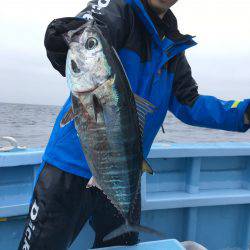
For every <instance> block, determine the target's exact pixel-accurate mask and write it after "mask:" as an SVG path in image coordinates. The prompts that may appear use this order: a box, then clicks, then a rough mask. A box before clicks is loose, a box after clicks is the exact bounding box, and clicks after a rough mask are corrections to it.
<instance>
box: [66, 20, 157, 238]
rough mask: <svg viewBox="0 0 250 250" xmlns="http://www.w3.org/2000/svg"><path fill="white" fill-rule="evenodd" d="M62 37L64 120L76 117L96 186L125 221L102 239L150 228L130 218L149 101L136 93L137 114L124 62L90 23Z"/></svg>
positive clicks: (77, 128)
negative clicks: (66, 95) (66, 94)
mask: <svg viewBox="0 0 250 250" xmlns="http://www.w3.org/2000/svg"><path fill="white" fill-rule="evenodd" d="M66 39H67V40H68V41H69V47H70V49H69V52H68V56H67V62H66V76H67V81H68V85H69V87H70V90H71V93H72V95H71V96H72V108H71V110H70V111H69V112H68V114H67V115H66V116H65V118H64V120H62V124H63V125H65V124H66V123H67V122H68V121H69V120H70V119H74V123H75V128H76V130H77V133H78V136H79V140H80V143H81V146H82V149H83V152H84V155H85V157H86V160H87V162H88V165H89V167H90V170H91V172H92V175H93V178H94V179H95V182H96V186H98V187H99V188H100V189H101V190H102V191H103V192H104V194H105V195H106V196H107V197H108V199H109V200H110V201H111V202H112V204H113V205H114V206H115V207H116V208H117V209H118V211H119V212H120V213H121V214H122V216H123V217H124V219H125V225H124V226H123V227H121V228H119V229H117V231H116V232H114V233H113V234H110V235H109V236H108V237H107V238H106V240H107V239H110V238H113V237H116V236H117V235H120V234H122V233H125V232H127V231H139V230H141V231H147V232H148V229H146V228H145V227H142V226H140V225H134V223H135V222H133V221H131V218H130V217H131V212H132V210H133V205H134V203H135V199H136V198H137V197H138V192H140V180H141V175H142V166H143V152H142V137H141V131H142V126H143V121H144V119H145V114H146V111H150V108H152V106H151V104H150V103H146V102H144V100H143V99H140V98H139V97H137V98H138V102H139V106H140V112H139V113H138V103H136V102H135V98H134V94H133V93H132V90H131V88H130V84H129V81H128V79H127V77H126V74H125V72H124V69H123V67H122V64H121V62H120V61H119V58H118V56H117V54H116V52H115V50H114V49H113V48H112V47H110V46H109V45H108V43H107V42H106V40H105V39H104V37H103V36H102V34H101V32H100V30H99V29H98V28H97V27H96V26H95V25H93V23H87V24H86V25H85V26H84V27H81V28H79V29H78V30H76V31H74V32H72V33H71V34H68V35H67V37H66ZM150 106H151V107H150ZM131 225H133V227H132V226H131ZM151 233H152V230H151Z"/></svg>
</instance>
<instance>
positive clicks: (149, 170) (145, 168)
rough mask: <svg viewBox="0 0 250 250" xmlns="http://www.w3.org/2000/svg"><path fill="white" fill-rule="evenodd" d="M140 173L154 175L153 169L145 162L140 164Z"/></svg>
mask: <svg viewBox="0 0 250 250" xmlns="http://www.w3.org/2000/svg"><path fill="white" fill-rule="evenodd" d="M142 172H146V173H148V174H152V175H153V174H154V171H153V169H152V168H151V167H150V165H149V163H148V162H147V161H146V160H143V162H142Z"/></svg>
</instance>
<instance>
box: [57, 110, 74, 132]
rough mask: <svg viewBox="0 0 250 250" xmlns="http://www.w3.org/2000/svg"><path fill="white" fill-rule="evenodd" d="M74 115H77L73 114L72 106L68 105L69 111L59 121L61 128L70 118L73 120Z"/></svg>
mask: <svg viewBox="0 0 250 250" xmlns="http://www.w3.org/2000/svg"><path fill="white" fill-rule="evenodd" d="M76 117H77V115H76V114H74V112H73V108H72V107H70V109H69V111H68V112H67V113H66V114H65V115H64V117H63V118H62V120H61V122H60V127H61V128H62V127H64V126H66V125H67V124H68V123H69V122H71V121H72V120H74V119H75V118H76Z"/></svg>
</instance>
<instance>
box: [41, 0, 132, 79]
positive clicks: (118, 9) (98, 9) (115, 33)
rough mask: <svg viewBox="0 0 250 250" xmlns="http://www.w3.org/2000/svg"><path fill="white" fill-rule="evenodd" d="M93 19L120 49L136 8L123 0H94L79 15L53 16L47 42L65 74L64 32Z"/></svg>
mask: <svg viewBox="0 0 250 250" xmlns="http://www.w3.org/2000/svg"><path fill="white" fill-rule="evenodd" d="M89 20H94V21H95V25H97V26H98V28H99V29H100V30H101V31H102V34H103V36H104V37H105V38H106V39H107V41H108V43H109V44H110V45H112V46H113V47H114V48H115V49H116V50H119V49H120V48H122V47H123V44H124V43H125V41H126V39H127V38H128V36H129V34H130V31H131V30H132V26H133V11H132V10H131V7H130V6H129V5H128V4H126V3H125V2H124V1H123V0H104V1H99V0H93V1H90V2H89V4H88V5H87V7H86V8H85V9H84V10H83V11H81V12H80V13H79V14H78V15H77V16H76V17H65V18H59V19H55V20H53V21H52V22H51V23H50V24H49V26H48V28H47V30H46V34H45V38H44V45H45V48H46V52H47V57H48V58H49V60H50V62H51V64H52V65H53V67H54V68H55V69H56V70H58V71H59V72H60V74H61V75H62V76H65V62H66V56H67V51H68V46H67V43H66V41H65V40H64V37H63V34H65V33H66V32H68V31H70V30H74V29H77V28H79V27H80V26H81V25H83V24H84V23H86V22H87V21H89Z"/></svg>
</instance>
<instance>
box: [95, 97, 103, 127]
mask: <svg viewBox="0 0 250 250" xmlns="http://www.w3.org/2000/svg"><path fill="white" fill-rule="evenodd" d="M93 107H94V113H95V121H96V122H97V116H98V114H99V113H102V112H103V107H102V104H101V101H100V100H99V98H98V97H97V96H96V95H93Z"/></svg>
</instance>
